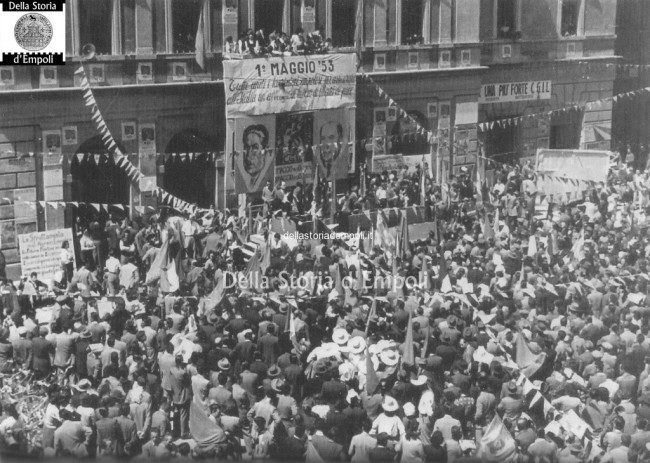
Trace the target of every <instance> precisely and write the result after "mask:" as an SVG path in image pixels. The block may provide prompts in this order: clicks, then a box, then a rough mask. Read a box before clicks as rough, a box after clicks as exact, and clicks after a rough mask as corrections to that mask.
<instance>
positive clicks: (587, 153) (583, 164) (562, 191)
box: [535, 149, 611, 204]
mask: <svg viewBox="0 0 650 463" xmlns="http://www.w3.org/2000/svg"><path fill="white" fill-rule="evenodd" d="M610 155H611V152H609V151H596V150H552V149H540V150H537V166H536V169H535V172H536V174H537V175H536V176H537V191H538V192H539V193H540V194H542V195H545V196H546V197H547V199H548V200H549V202H552V203H560V204H563V203H568V202H571V201H576V200H578V199H582V194H583V192H585V191H586V190H588V189H590V188H592V187H593V185H594V183H593V182H603V183H604V182H605V181H606V180H607V170H608V168H609V159H610Z"/></svg>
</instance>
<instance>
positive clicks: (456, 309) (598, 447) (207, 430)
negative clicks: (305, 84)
mask: <svg viewBox="0 0 650 463" xmlns="http://www.w3.org/2000/svg"><path fill="white" fill-rule="evenodd" d="M385 177H386V181H387V182H390V181H392V179H394V180H396V181H397V179H399V178H400V174H399V173H396V172H395V173H390V174H389V173H387V174H386V175H385ZM406 177H408V176H406ZM414 177H417V176H414ZM384 183H385V182H384ZM370 184H371V185H375V186H374V187H372V188H371V189H370V191H373V192H375V194H376V191H377V190H378V187H377V186H376V185H381V184H382V180H381V179H380V180H378V181H375V182H370ZM648 185H649V177H648V173H647V172H638V171H634V170H633V169H632V168H631V167H628V166H627V165H624V164H621V165H619V166H614V167H613V168H612V169H610V173H609V177H608V181H607V184H605V185H600V186H597V187H595V188H592V189H590V190H589V191H586V192H585V199H584V200H583V201H578V202H575V203H572V204H566V205H557V206H550V207H549V210H548V214H541V215H537V216H536V215H535V213H534V198H535V191H534V182H533V181H532V172H530V171H529V170H527V169H526V168H524V169H520V168H518V167H509V166H502V167H500V168H499V169H498V170H497V172H495V175H494V181H493V182H492V184H490V185H482V186H481V187H480V188H479V190H481V191H477V190H476V189H475V188H474V189H472V184H471V182H468V181H467V180H466V179H463V178H461V179H459V180H454V181H453V182H451V183H450V184H449V185H443V186H442V188H441V187H439V186H436V185H430V191H429V193H430V194H428V195H427V196H428V199H427V205H428V207H430V208H431V215H432V217H433V218H434V219H435V221H434V222H433V223H434V224H435V225H432V231H431V233H430V234H429V237H428V238H426V239H419V240H415V241H411V242H405V240H404V239H398V238H396V237H395V236H394V235H393V234H392V233H391V231H389V230H387V229H385V228H382V227H378V229H376V230H375V233H374V237H373V239H372V240H370V241H367V240H354V239H353V240H351V241H348V242H344V241H333V242H287V241H286V240H283V238H282V236H281V235H280V234H277V233H274V232H272V231H270V230H269V228H271V226H270V223H269V222H265V223H267V229H266V230H265V231H263V233H262V238H263V239H262V240H261V244H260V246H259V249H258V251H257V254H254V255H253V256H252V257H250V258H247V257H246V255H245V254H243V253H242V252H241V246H240V244H239V243H241V239H242V237H241V235H242V233H244V230H242V229H241V221H240V219H238V218H237V217H236V216H235V215H234V214H230V213H226V214H222V213H220V212H209V213H207V214H205V215H203V216H201V217H197V216H191V217H188V218H182V217H177V216H169V215H168V214H167V212H166V211H161V214H159V215H156V216H153V217H152V218H151V220H149V221H148V222H147V223H141V224H138V223H131V222H130V221H128V220H124V221H118V220H109V221H108V222H107V223H106V224H105V226H104V227H99V225H98V224H91V228H94V230H89V231H86V232H85V233H83V234H82V236H81V237H80V241H81V243H80V249H79V252H78V254H79V255H78V259H77V262H80V263H81V265H80V266H79V268H74V267H75V266H74V265H73V264H72V262H74V261H75V260H74V259H73V258H72V255H73V254H74V252H73V251H71V248H73V247H74V246H69V245H66V244H64V245H63V247H62V251H61V265H62V269H61V272H60V273H59V274H57V276H56V278H55V281H53V282H49V281H47V282H42V281H40V280H39V278H38V274H33V275H31V276H29V277H28V278H25V279H23V280H21V281H20V282H11V281H7V280H6V279H5V280H4V281H3V282H2V288H1V296H2V297H1V301H2V309H3V310H2V329H1V330H0V370H1V371H2V372H3V387H2V389H1V392H2V395H1V401H0V404H1V413H0V448H1V449H2V451H3V452H5V453H14V454H29V455H33V456H36V455H41V454H42V455H45V456H74V457H80V458H86V457H97V458H100V457H102V456H116V457H121V458H172V457H178V458H186V459H189V458H191V459H207V458H215V457H216V458H222V459H263V458H275V459H282V460H305V459H306V460H308V461H344V460H350V461H355V462H364V461H373V462H374V461H401V462H461V461H504V462H505V461H512V462H515V461H517V462H518V461H522V462H549V463H550V462H578V461H599V462H628V461H630V462H646V461H650V337H649V336H648V335H649V334H650V333H649V329H650V323H649V314H650V300H648V299H647V298H646V294H647V290H648V282H649V281H650V276H649V274H648V269H647V266H648V262H647V257H646V256H647V255H648V253H650V239H649V238H648V228H649V223H648V221H647V214H648V194H647V192H648V189H647V188H648ZM381 199H383V198H380V199H378V203H379V204H381ZM531 201H533V203H531ZM531 204H532V206H533V207H531ZM538 212H539V211H538ZM283 272H286V273H283ZM262 274H263V275H264V276H265V277H266V279H264V280H263V284H262V283H260V282H259V281H258V280H256V278H257V277H259V276H261V275H262ZM289 275H293V276H294V277H303V278H302V279H300V280H299V281H300V282H301V283H300V284H295V285H293V286H292V287H288V286H287V285H283V282H284V281H290V280H291V279H290V278H289ZM391 276H392V277H395V276H401V277H403V278H404V279H407V277H411V278H410V281H415V282H416V283H415V284H410V285H409V286H408V287H400V286H397V285H392V284H390V283H387V282H390V277H391ZM235 281H237V282H238V284H234V282H235ZM243 281H248V282H250V281H253V282H252V283H249V284H247V285H246V284H242V282H243ZM380 283H381V284H380Z"/></svg>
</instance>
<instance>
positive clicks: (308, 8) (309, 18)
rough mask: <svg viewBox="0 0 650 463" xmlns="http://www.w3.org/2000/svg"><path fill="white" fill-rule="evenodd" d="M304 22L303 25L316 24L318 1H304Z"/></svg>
mask: <svg viewBox="0 0 650 463" xmlns="http://www.w3.org/2000/svg"><path fill="white" fill-rule="evenodd" d="M301 16H302V18H300V19H301V20H302V22H303V23H313V22H316V0H302V15H301Z"/></svg>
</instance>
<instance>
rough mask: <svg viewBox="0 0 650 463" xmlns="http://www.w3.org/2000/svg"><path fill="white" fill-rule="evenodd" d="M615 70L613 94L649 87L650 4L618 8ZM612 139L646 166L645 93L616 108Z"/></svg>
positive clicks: (648, 106)
mask: <svg viewBox="0 0 650 463" xmlns="http://www.w3.org/2000/svg"><path fill="white" fill-rule="evenodd" d="M616 23H617V36H616V54H617V55H619V56H620V57H621V59H620V63H619V66H617V68H616V79H615V81H614V92H615V93H617V94H618V93H625V92H630V91H634V90H638V89H640V88H645V87H648V86H650V3H648V2H646V1H643V0H626V1H624V2H619V3H618V8H617V16H616ZM612 136H613V139H614V144H615V148H616V149H620V150H622V151H623V152H625V151H626V150H627V145H629V146H630V149H632V150H633V152H635V153H637V154H640V156H639V158H640V159H638V161H639V163H638V164H637V166H638V167H642V166H645V163H646V162H647V160H648V146H649V145H650V98H649V97H648V95H647V94H646V93H642V94H641V95H638V96H635V97H634V98H630V99H620V100H619V101H618V103H617V105H616V107H615V108H614V126H613V127H612Z"/></svg>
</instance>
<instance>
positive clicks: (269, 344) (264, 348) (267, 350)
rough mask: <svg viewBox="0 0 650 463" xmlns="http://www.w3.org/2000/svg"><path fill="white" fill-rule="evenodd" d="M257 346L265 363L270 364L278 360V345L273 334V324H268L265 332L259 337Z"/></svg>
mask: <svg viewBox="0 0 650 463" xmlns="http://www.w3.org/2000/svg"><path fill="white" fill-rule="evenodd" d="M257 348H258V350H259V351H260V352H261V353H262V360H264V361H265V362H266V363H267V364H269V365H272V364H274V363H275V362H276V361H277V360H278V356H279V355H280V345H279V339H278V337H277V336H276V335H275V325H269V326H268V328H267V332H266V334H265V335H264V336H262V337H261V338H259V341H258V343H257Z"/></svg>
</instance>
